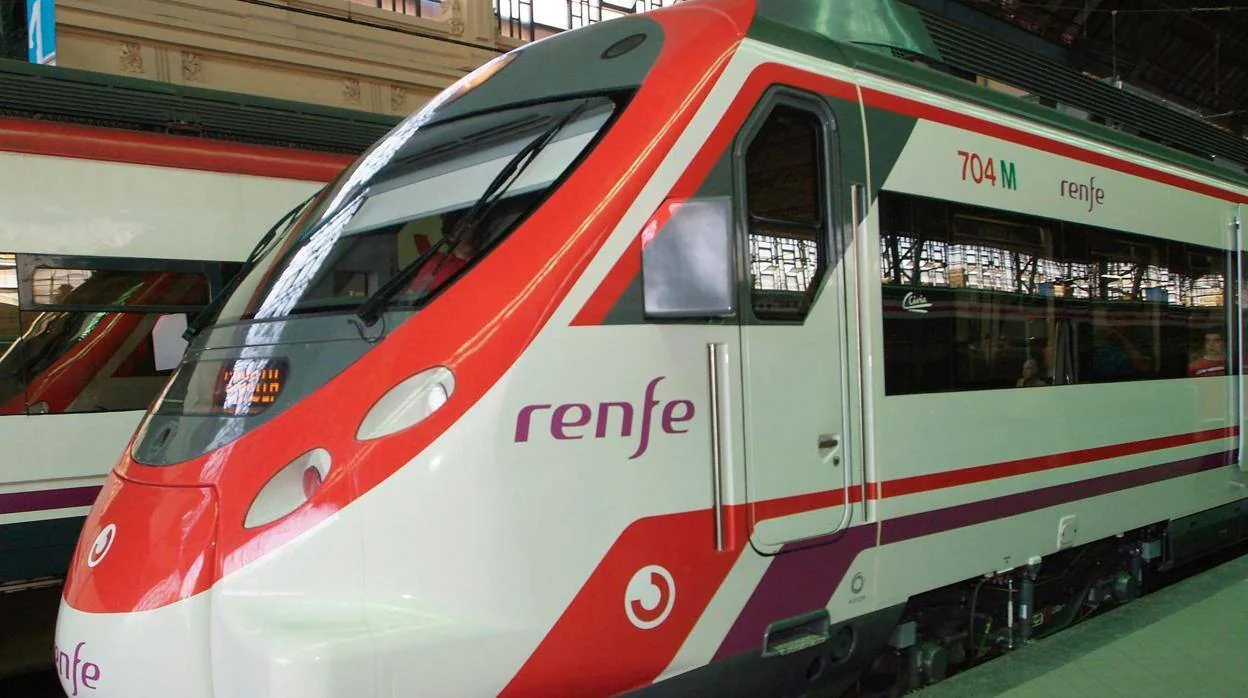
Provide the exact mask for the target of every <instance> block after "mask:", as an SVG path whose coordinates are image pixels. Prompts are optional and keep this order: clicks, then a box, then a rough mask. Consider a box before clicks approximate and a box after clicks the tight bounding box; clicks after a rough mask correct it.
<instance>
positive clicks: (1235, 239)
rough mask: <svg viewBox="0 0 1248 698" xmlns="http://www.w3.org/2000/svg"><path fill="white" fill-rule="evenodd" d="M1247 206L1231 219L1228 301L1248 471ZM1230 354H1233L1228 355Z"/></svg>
mask: <svg viewBox="0 0 1248 698" xmlns="http://www.w3.org/2000/svg"><path fill="white" fill-rule="evenodd" d="M1242 211H1243V208H1242V207H1241V208H1240V209H1239V210H1237V211H1236V212H1235V215H1234V216H1233V217H1232V219H1231V249H1232V250H1234V251H1235V302H1234V303H1227V304H1226V305H1227V307H1229V308H1232V309H1233V310H1232V312H1233V313H1235V315H1234V317H1233V318H1231V321H1232V323H1233V324H1232V325H1231V326H1232V327H1233V328H1235V348H1234V350H1233V351H1234V352H1235V356H1234V359H1233V360H1232V361H1230V362H1229V363H1230V365H1231V366H1233V367H1234V369H1235V374H1234V375H1235V383H1234V385H1235V390H1234V393H1235V403H1236V404H1235V424H1236V426H1238V427H1239V438H1238V439H1236V442H1237V443H1236V446H1237V447H1238V449H1239V469H1240V470H1241V471H1248V451H1246V450H1245V449H1246V448H1248V429H1245V428H1244V426H1245V425H1244V409H1245V407H1246V406H1248V405H1245V395H1244V380H1245V376H1244V370H1245V368H1246V367H1245V366H1244V305H1243V304H1244V298H1245V295H1246V294H1245V293H1244V282H1245V279H1244V254H1245V253H1248V250H1245V249H1244V221H1243V219H1242V218H1241V216H1240V214H1241V213H1242ZM1228 358H1229V357H1228Z"/></svg>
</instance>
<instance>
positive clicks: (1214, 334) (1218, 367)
mask: <svg viewBox="0 0 1248 698" xmlns="http://www.w3.org/2000/svg"><path fill="white" fill-rule="evenodd" d="M1187 375H1188V376H1192V377H1196V376H1225V375H1226V338H1225V337H1223V336H1222V331H1221V330H1210V331H1208V332H1205V350H1204V353H1203V354H1201V355H1200V356H1199V357H1198V358H1197V359H1196V360H1195V361H1193V362H1191V363H1190V364H1188V365H1187Z"/></svg>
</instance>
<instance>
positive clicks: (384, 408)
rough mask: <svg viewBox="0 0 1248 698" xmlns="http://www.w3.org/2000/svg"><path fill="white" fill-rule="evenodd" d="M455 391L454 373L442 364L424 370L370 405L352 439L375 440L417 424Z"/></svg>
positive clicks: (444, 402) (436, 409)
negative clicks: (370, 407)
mask: <svg viewBox="0 0 1248 698" xmlns="http://www.w3.org/2000/svg"><path fill="white" fill-rule="evenodd" d="M454 392H455V374H453V373H451V370H450V369H449V368H446V367H445V366H437V367H435V368H430V369H426V370H424V371H421V372H420V373H417V374H416V375H414V376H412V377H411V378H408V379H407V380H405V381H403V382H402V383H399V384H398V385H396V386H394V387H393V388H391V389H390V391H389V392H387V393H386V394H385V395H383V396H381V399H380V400H378V401H377V404H375V405H373V407H372V409H370V410H369V411H368V414H367V415H365V416H364V421H362V422H360V428H359V429H358V430H357V431H356V432H355V438H357V439H359V440H361V441H368V440H369V439H378V438H381V437H383V436H389V435H390V434H393V433H395V432H398V431H402V430H404V429H406V428H408V427H410V426H413V425H415V424H419V423H420V422H421V421H423V420H424V419H425V418H427V417H428V416H429V415H431V414H433V413H434V412H437V411H438V409H439V408H440V407H442V405H444V404H446V401H447V400H449V399H450V397H451V394H452V393H454Z"/></svg>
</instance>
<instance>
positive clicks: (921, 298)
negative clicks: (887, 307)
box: [901, 291, 932, 313]
mask: <svg viewBox="0 0 1248 698" xmlns="http://www.w3.org/2000/svg"><path fill="white" fill-rule="evenodd" d="M930 307H932V304H931V302H930V301H928V300H927V296H925V295H923V294H922V293H915V292H914V291H911V292H909V293H907V294H906V295H905V296H904V297H903V298H902V299H901V309H902V310H909V311H910V312H912V313H926V312H927V309H928V308H930Z"/></svg>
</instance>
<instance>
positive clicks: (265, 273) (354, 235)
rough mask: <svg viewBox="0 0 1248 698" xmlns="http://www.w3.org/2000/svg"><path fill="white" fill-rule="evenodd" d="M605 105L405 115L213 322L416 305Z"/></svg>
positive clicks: (609, 109) (496, 227) (472, 252)
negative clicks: (426, 120)
mask: <svg viewBox="0 0 1248 698" xmlns="http://www.w3.org/2000/svg"><path fill="white" fill-rule="evenodd" d="M615 111H616V104H615V102H614V101H613V100H612V99H609V98H606V97H591V98H580V99H570V100H560V101H555V102H547V103H543V104H536V105H530V106H525V107H519V108H512V109H503V110H499V111H494V112H490V113H485V114H478V115H475V116H467V117H463V118H460V119H456V120H454V121H448V122H445V123H437V124H433V125H429V126H422V125H421V124H420V123H419V121H420V120H419V119H418V118H416V117H413V118H412V119H409V120H408V121H407V122H404V124H402V125H400V126H399V127H398V128H396V130H395V131H394V132H392V133H391V134H390V135H389V136H387V137H386V138H385V139H383V140H382V141H380V142H379V143H378V144H377V145H376V146H374V147H373V149H372V150H370V151H369V153H368V154H367V155H365V156H364V157H362V158H361V159H360V160H359V161H357V162H356V164H355V165H353V166H352V167H351V168H350V169H348V170H347V171H346V172H344V173H343V174H342V175H341V176H340V177H339V179H338V180H337V181H336V182H335V183H334V184H333V185H331V186H330V187H328V188H326V189H325V190H324V191H323V192H322V193H321V195H320V197H319V198H318V200H317V201H315V202H313V204H312V205H311V206H309V207H308V209H307V210H306V211H304V212H303V213H302V214H301V215H300V216H299V217H298V219H297V220H296V222H295V223H294V224H293V225H290V226H289V227H288V228H287V229H286V230H285V231H284V233H283V235H282V237H281V238H280V239H279V240H277V241H275V242H274V243H273V244H271V245H269V246H268V247H269V249H268V251H267V252H265V253H264V256H263V257H262V258H261V259H260V260H259V262H258V263H257V264H256V265H255V266H254V267H253V268H252V269H251V270H250V271H248V272H247V274H246V276H245V277H243V279H242V280H241V281H240V282H239V284H238V288H237V289H236V290H235V291H234V293H233V294H232V295H231V297H230V299H229V300H228V301H227V302H226V303H225V304H224V306H223V307H222V309H221V312H220V314H219V315H218V317H217V318H216V323H217V324H223V323H228V322H233V321H238V320H250V319H255V320H261V319H270V318H271V319H276V318H282V317H287V316H291V315H298V314H302V313H313V312H324V311H337V312H341V311H344V310H350V311H355V312H359V313H361V315H365V314H367V313H371V312H375V311H379V310H381V309H384V308H393V307H398V308H412V307H417V306H419V305H420V304H421V303H423V302H424V301H425V300H427V299H428V298H430V297H432V296H433V295H434V294H436V293H437V292H438V291H439V290H440V289H442V288H444V287H445V286H446V285H447V284H449V283H450V282H452V281H453V280H454V279H455V278H457V277H458V276H459V274H460V273H461V272H462V271H463V270H465V269H467V268H468V267H470V266H471V265H472V264H473V263H474V262H475V261H476V260H478V259H479V258H480V257H482V256H483V255H484V254H486V253H487V252H488V251H489V250H490V249H491V248H492V247H493V246H494V245H495V244H497V243H498V242H499V241H500V240H501V239H502V238H503V237H504V236H505V235H506V234H507V233H508V232H510V231H511V230H512V229H514V228H515V227H517V226H518V225H519V224H520V222H522V221H523V220H524V219H525V218H526V217H527V216H528V215H529V214H530V213H531V212H532V211H533V210H534V209H535V208H536V207H537V205H538V204H540V203H541V202H542V200H544V199H545V198H546V196H547V195H548V194H549V193H550V191H552V189H553V188H554V186H555V185H556V184H557V183H558V182H560V181H561V180H562V179H563V178H564V177H565V176H566V175H567V174H568V172H570V171H571V169H572V168H573V166H574V165H575V164H576V163H577V162H578V161H579V160H580V159H581V158H582V157H583V156H584V155H585V154H586V153H587V152H588V150H589V148H590V146H591V145H592V144H593V143H594V141H595V140H596V138H597V137H598V135H599V134H600V132H602V131H603V129H604V127H605V125H606V124H607V122H608V121H609V120H610V118H611V117H612V115H613V114H614V113H615Z"/></svg>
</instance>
